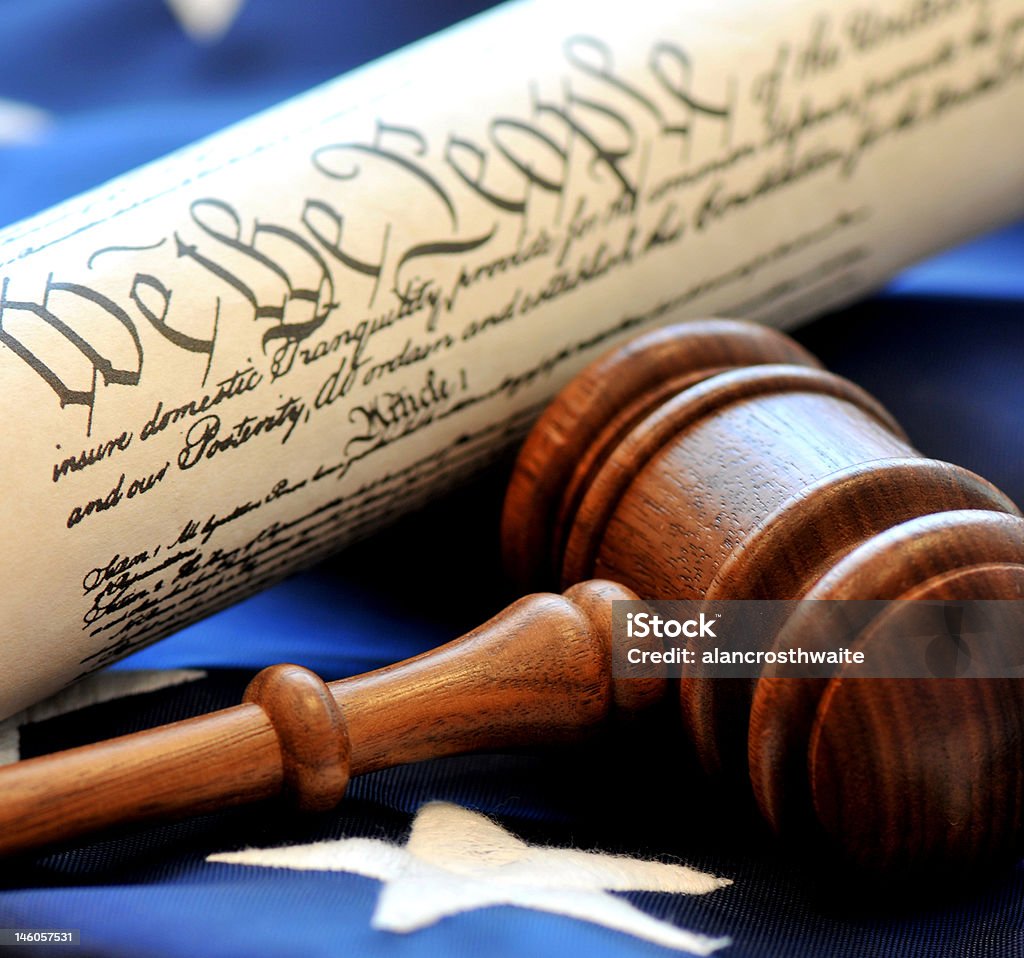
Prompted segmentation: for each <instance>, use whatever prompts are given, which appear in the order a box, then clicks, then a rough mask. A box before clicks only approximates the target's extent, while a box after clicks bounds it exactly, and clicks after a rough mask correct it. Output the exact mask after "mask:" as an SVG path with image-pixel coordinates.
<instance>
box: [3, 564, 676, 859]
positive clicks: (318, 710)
mask: <svg viewBox="0 0 1024 958" xmlns="http://www.w3.org/2000/svg"><path fill="white" fill-rule="evenodd" d="M613 599H635V596H634V595H633V594H632V593H631V592H629V591H628V590H626V589H623V588H622V587H621V586H617V585H614V584H613V583H607V582H599V581H595V582H589V583H583V584H581V585H578V586H574V587H573V588H572V589H570V590H568V591H567V592H566V593H565V595H564V596H557V595H551V594H537V595H532V596H527V597H526V598H524V599H520V600H519V601H517V602H515V603H513V604H512V605H511V606H509V607H508V608H507V609H506V610H505V611H504V612H502V613H500V614H499V615H498V616H496V617H495V618H493V619H491V620H490V621H489V622H487V623H485V624H484V625H482V626H480V627H479V628H477V629H475V630H473V631H472V632H470V633H468V634H467V635H465V636H463V637H462V638H460V639H456V640H455V641H453V642H450V643H448V644H447V645H445V646H442V647H441V648H439V649H437V650H435V651H432V652H428V653H424V654H423V655H420V656H417V657H415V658H412V659H408V660H407V661H405V662H402V663H399V664H398V665H393V666H389V667H387V668H384V669H379V670H378V671H375V672H369V673H367V674H365V675H361V676H357V677H355V678H351V679H343V680H341V681H338V682H332V683H330V684H325V683H324V682H323V681H322V680H321V679H320V678H319V677H318V676H316V675H314V674H313V673H312V672H309V671H308V670H306V669H303V668H300V667H299V666H296V665H276V666H272V667H271V668H269V669H265V670H264V671H263V672H261V673H260V674H259V675H257V676H256V678H255V679H253V681H252V683H251V684H250V685H249V687H248V689H247V690H246V693H245V699H244V702H243V704H242V705H238V706H235V707H234V708H229V709H224V710H223V711H220V712H213V713H210V714H208V715H204V716H200V717H198V718H192V719H187V720H185V721H182V722H176V723H174V724H172V725H165V726H162V727H160V728H156V729H152V730H149V731H144V732H138V733H135V734H133V735H126V736H123V737H121V738H117V739H111V740H109V741H106V742H101V743H98V744H95V745H87V746H83V747H81V748H76V749H71V750H69V751H66V752H59V753H56V754H54V755H48V756H44V757H41V758H34V759H28V760H25V761H22V762H19V763H17V764H16V765H12V766H10V767H8V768H5V769H0V854H2V855H10V854H13V853H17V852H22V851H26V850H28V849H31V848H36V847H40V846H43V845H48V844H51V843H54V842H58V841H66V840H69V839H72V838H76V837H78V836H81V835H85V834H88V833H91V832H94V831H97V830H100V829H104V828H107V827H109V826H112V825H115V824H120V823H127V822H140V821H148V820H155V819H166V818H175V817H181V816H183V815H186V814H200V813H203V812H208V811H212V810H213V809H216V808H222V807H225V806H230V805H240V804H244V803H247V802H254V801H258V800H260V799H266V798H271V797H274V796H277V795H281V794H284V795H286V796H288V797H290V798H291V799H292V801H293V802H294V803H295V804H297V805H298V806H299V808H302V809H305V810H311V811H317V810H326V809H329V808H332V807H334V806H335V805H336V804H337V803H338V802H339V801H340V800H341V798H342V796H343V795H344V792H345V788H346V786H347V785H348V781H349V778H350V777H351V776H352V775H358V774H361V773H363V772H369V771H373V770H375V769H380V768H384V767H386V766H390V765H397V764H403V763H406V762H414V761H419V760H421V759H425V758H432V757H437V756H442V755H452V754H457V753H461V752H467V751H473V750H477V749H486V748H494V747H499V746H500V747H506V746H518V745H528V744H533V743H538V742H545V743H547V742H557V741H569V740H572V739H575V738H578V737H580V736H581V735H583V734H585V733H586V732H587V730H589V729H590V728H592V727H593V726H595V725H596V724H598V723H600V722H601V721H602V720H603V719H604V718H605V717H606V716H607V715H608V713H609V710H610V709H611V708H612V706H613V704H614V703H615V702H616V701H618V702H619V704H620V706H624V707H627V708H633V707H637V706H639V705H641V704H643V703H644V702H646V701H648V700H651V699H655V698H657V697H658V696H659V695H660V693H661V690H662V688H663V686H662V684H660V683H658V682H657V681H654V682H653V683H648V684H647V685H635V684H631V686H630V688H629V689H628V690H620V691H619V692H616V689H615V687H614V683H613V681H612V676H611V646H610V643H611V637H610V625H611V601H612V600H613Z"/></svg>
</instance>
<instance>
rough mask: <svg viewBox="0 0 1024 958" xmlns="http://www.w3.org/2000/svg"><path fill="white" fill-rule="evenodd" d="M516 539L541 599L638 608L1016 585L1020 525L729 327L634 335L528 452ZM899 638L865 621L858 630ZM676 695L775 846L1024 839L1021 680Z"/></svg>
mask: <svg viewBox="0 0 1024 958" xmlns="http://www.w3.org/2000/svg"><path fill="white" fill-rule="evenodd" d="M502 536H503V544H504V551H505V558H506V564H507V567H508V569H509V571H510V573H511V574H512V575H513V576H514V577H515V578H516V579H517V580H518V581H519V583H520V584H521V585H522V586H524V587H528V588H537V587H546V588H550V587H552V586H559V587H562V588H564V587H565V586H567V585H569V584H571V583H573V582H578V581H581V580H583V579H587V578H593V577H599V578H604V579H611V580H615V581H619V582H621V583H623V584H624V585H626V586H627V587H629V588H631V589H633V590H634V591H635V592H636V593H637V594H639V595H640V596H641V597H643V598H644V599H705V600H724V599H791V600H822V599H828V600H904V599H906V600H933V601H935V602H941V601H948V600H967V599H971V600H973V599H979V600H980V599H985V600H1011V599H1021V598H1024V519H1022V518H1021V516H1020V513H1019V511H1018V509H1017V508H1016V506H1015V505H1014V504H1013V503H1012V502H1011V501H1010V500H1009V499H1008V498H1007V497H1006V496H1004V495H1003V494H1002V493H1001V492H999V490H997V489H995V488H994V487H993V486H992V485H990V484H989V483H987V482H986V481H985V480H983V479H981V478H979V477H978V476H976V475H974V474H972V473H970V472H968V471H967V470H965V469H962V468H960V467H958V466H954V465H950V464H948V463H942V462H938V461H935V460H931V459H927V458H925V457H923V456H921V454H920V453H918V452H917V451H916V450H914V449H913V447H912V446H911V445H910V444H909V442H908V440H907V438H906V437H905V436H904V434H903V432H902V430H901V429H900V427H899V426H898V425H897V424H896V423H895V422H894V421H893V419H892V417H891V416H890V415H889V414H888V413H887V412H886V411H885V410H884V409H883V408H882V407H881V406H880V405H879V404H878V403H877V402H876V401H875V400H873V399H872V398H871V397H870V396H868V395H867V394H866V393H865V392H864V391H862V390H861V389H859V388H858V387H856V386H855V385H853V384H852V383H850V382H848V381H847V380H844V379H842V378H840V377H838V376H834V375H832V374H830V373H827V372H825V371H824V370H822V369H821V368H820V366H819V364H818V363H817V362H816V360H815V359H814V358H813V357H812V356H810V355H809V354H808V353H807V352H805V351H804V350H803V349H802V348H801V347H800V346H798V345H797V344H796V343H794V342H793V341H792V340H790V339H788V338H787V337H786V336H784V335H782V334H780V333H777V332H774V331H771V330H768V329H765V328H763V327H759V326H754V325H750V324H746V323H739V322H733V321H727V320H707V321H700V322H691V323H686V324H683V325H680V326H675V327H671V328H666V329H663V330H660V331H657V332H655V333H651V334H648V335H646V336H643V337H641V338H640V339H638V340H635V341H634V342H632V343H631V344H629V345H627V346H625V347H623V348H621V349H619V350H616V351H614V352H612V353H611V354H609V355H607V356H605V357H604V358H602V359H600V360H598V361H597V362H595V363H594V364H593V365H591V366H590V367H588V368H587V369H586V370H584V371H583V372H582V373H581V374H580V375H579V376H578V377H577V378H576V379H575V380H574V381H573V382H572V383H570V384H569V386H567V387H566V388H565V389H564V390H563V391H562V393H561V394H560V395H559V396H558V397H557V398H556V399H555V401H554V402H553V404H552V405H551V406H550V407H549V409H548V410H547V412H546V413H545V414H544V416H543V417H542V418H541V420H540V421H539V422H538V423H537V425H536V426H535V428H534V429H533V431H532V432H531V434H530V436H529V437H528V439H527V441H526V443H525V445H524V447H523V449H522V451H521V453H520V456H519V459H518V462H517V464H516V468H515V472H514V475H513V478H512V481H511V484H510V487H509V491H508V495H507V498H506V503H505V513H504V519H503V532H502ZM1022 607H1024V603H1013V604H1012V606H1007V608H1010V609H1013V610H1017V609H1020V608H1022ZM1010 621H1011V626H1010V628H1011V629H1012V628H1013V622H1014V621H1016V622H1017V625H1019V626H1020V627H1021V629H1022V630H1024V622H1022V621H1021V619H1019V618H1018V619H1017V620H1013V619H1012V617H1011V619H1010ZM890 624H891V623H890ZM798 626H799V623H794V622H792V621H791V622H789V623H788V624H787V627H786V630H785V631H790V632H791V631H792V630H793V629H795V628H797V627H798ZM893 634H895V633H894V630H893V629H892V628H883V627H880V626H879V625H878V623H872V624H870V625H869V626H866V627H865V628H864V629H863V631H862V633H861V634H859V636H858V637H857V638H856V643H857V645H858V647H859V648H862V649H863V648H867V649H870V648H872V647H873V645H872V644H874V645H875V646H877V645H878V644H879V643H882V642H886V641H888V642H891V641H893V639H892V636H893ZM1018 634H1020V636H1021V641H1024V631H1021V632H1019V633H1018ZM1021 658H1022V659H1024V652H1022V654H1021ZM680 698H681V704H682V715H683V720H684V724H685V725H686V727H687V731H688V733H689V736H690V737H691V739H692V741H693V743H694V745H695V747H696V750H697V754H698V757H699V758H700V760H701V762H702V764H703V765H704V767H705V768H706V769H707V770H708V771H709V772H710V773H712V774H713V775H716V776H718V777H720V778H723V779H725V780H727V781H730V782H732V783H733V784H735V783H736V782H738V781H743V782H747V783H749V786H750V788H751V789H752V792H753V795H754V798H755V799H756V801H757V804H758V806H759V807H760V809H761V811H762V813H763V814H764V815H765V817H766V818H767V820H768V821H769V823H770V824H771V825H772V826H773V827H774V828H775V829H776V830H777V831H779V832H780V833H782V834H783V835H787V834H793V835H802V836H804V837H808V836H811V837H814V838H815V839H816V840H819V841H820V844H822V845H827V846H830V847H833V848H835V849H837V850H838V851H839V852H840V853H841V854H842V855H843V856H845V857H846V858H847V859H848V860H851V861H853V862H854V863H856V864H858V865H860V866H863V867H865V868H868V869H871V870H872V871H884V872H888V873H890V874H900V873H903V872H905V871H907V870H921V869H927V870H929V871H932V872H943V873H948V872H949V871H951V870H956V871H958V872H962V871H965V870H966V871H970V870H974V869H976V868H981V867H985V866H986V865H988V864H989V863H991V862H993V861H995V860H998V859H1000V858H1007V857H1008V856H1010V855H1013V854H1014V853H1015V852H1017V851H1018V850H1019V849H1020V847H1021V839H1022V836H1024V761H1022V760H1024V680H1021V679H1018V678H1016V677H1011V676H1009V675H1007V676H1002V677H989V678H982V679H979V678H972V679H961V678H951V679H938V678H863V677H858V676H857V675H856V674H855V673H853V672H851V670H849V669H847V668H846V667H845V666H841V667H840V668H839V669H838V670H837V671H836V672H835V673H834V674H833V675H831V676H830V677H828V678H815V679H797V678H783V677H773V676H771V675H768V674H761V675H760V676H759V677H758V678H756V679H754V680H750V681H744V680H736V679H707V678H700V677H697V676H694V677H688V678H683V679H682V681H681V684H680Z"/></svg>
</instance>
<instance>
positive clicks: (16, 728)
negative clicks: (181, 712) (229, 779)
mask: <svg viewBox="0 0 1024 958" xmlns="http://www.w3.org/2000/svg"><path fill="white" fill-rule="evenodd" d="M205 675H206V673H205V672H202V671H200V670H198V669H136V670H134V671H132V670H130V669H121V670H116V669H115V670H111V671H109V672H97V673H96V674H95V675H90V676H89V677H88V678H85V679H82V681H81V682H78V683H76V684H75V685H71V686H69V687H68V688H66V689H63V690H62V691H60V692H58V693H57V694H56V695H51V696H50V697H49V698H48V699H44V700H43V701H42V702H39V703H38V704H36V705H30V706H29V707H28V708H27V709H25V710H24V711H21V712H18V713H16V714H14V715H12V716H11V717H10V718H8V719H4V720H3V721H2V722H0V765H10V764H12V763H14V762H17V761H18V760H19V759H20V758H21V729H22V728H23V727H24V726H26V725H32V724H33V723H34V722H44V721H46V719H51V718H55V717H56V716H58V715H67V713H68V712H77V711H78V710H79V709H84V708H86V707H87V706H89V705H98V704H99V703H100V702H111V701H113V700H114V699H123V698H127V697H128V696H130V695H143V694H144V693H146V692H155V691H156V690H157V689H167V688H171V687H172V686H175V685H183V684H184V683H185V682H195V681H196V680H197V679H201V678H203V677H204V676H205Z"/></svg>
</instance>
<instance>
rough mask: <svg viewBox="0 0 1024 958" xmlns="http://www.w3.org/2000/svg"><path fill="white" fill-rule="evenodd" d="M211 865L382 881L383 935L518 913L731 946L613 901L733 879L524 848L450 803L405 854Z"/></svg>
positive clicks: (424, 816) (281, 852)
mask: <svg viewBox="0 0 1024 958" xmlns="http://www.w3.org/2000/svg"><path fill="white" fill-rule="evenodd" d="M207 861H210V862H226V863H229V864H236V865H255V866H261V867H264V868H286V869H292V870H294V871H341V872H350V873H353V874H357V875H363V876H365V877H367V878H376V879H378V880H379V881H381V882H383V883H384V887H383V888H382V889H381V893H380V897H379V898H378V899H377V907H376V909H375V911H374V913H373V918H372V921H371V924H372V925H373V927H374V928H378V929H383V930H386V931H396V932H409V931H415V930H416V929H418V928H424V927H426V926H427V925H432V924H434V923H435V922H437V921H439V920H440V919H441V918H444V917H446V916H449V915H456V914H459V913H460V912H464V911H471V910H473V909H476V908H485V907H487V906H489V905H515V906H518V907H520V908H533V909H536V910H538V911H547V912H553V913H554V914H557V915H567V916H569V917H572V918H577V919H580V920H581V921H589V922H593V923H595V924H598V925H604V926H605V927H607V928H613V929H615V930H617V931H621V932H625V933H626V934H629V935H634V936H636V937H638V938H643V939H645V940H647V941H651V942H654V943H656V944H659V945H663V946H665V947H667V948H675V949H679V950H681V951H689V952H692V953H693V954H697V955H708V954H711V953H712V952H713V951H715V950H717V949H719V948H721V947H723V946H724V945H727V944H728V943H729V939H728V938H710V937H708V936H706V935H699V934H696V933H695V932H691V931H687V930H685V929H682V928H677V927H676V926H675V925H672V924H670V923H668V922H665V921H659V920H658V919H656V918H652V917H651V916H650V915H647V914H645V913H644V912H642V911H640V910H639V909H637V908H634V907H633V906H632V905H630V904H629V903H628V902H627V901H625V900H623V899H621V898H616V897H615V896H614V895H609V894H608V892H609V891H657V892H673V893H676V894H685V895H701V894H706V893H707V892H711V891H715V890H716V889H718V888H722V887H723V886H725V885H729V884H731V882H730V881H729V880H728V879H724V878H716V877H715V876H714V875H708V874H705V873H704V872H700V871H697V870H695V869H693V868H688V867H686V866H684V865H669V864H664V863H662V862H652V861H643V860H640V859H635V858H628V857H626V856H619V855H605V854H601V853H598V852H584V851H579V850H576V849H572V848H543V847H539V846H531V845H527V844H526V843H525V842H523V841H520V839H518V838H516V837H515V836H514V835H511V834H510V833H509V832H507V831H505V829H503V828H501V827H500V826H499V825H496V824H495V823H494V822H492V821H490V819H488V818H485V817H484V816H483V815H481V814H479V813H477V812H472V811H469V810H468V809H465V808H460V807H459V806H458V805H451V804H448V803H446V802H431V803H429V804H427V805H424V806H423V807H422V808H421V809H420V810H419V812H418V813H417V815H416V818H415V819H414V821H413V826H412V832H411V834H410V835H409V840H408V843H407V844H406V845H404V846H401V845H393V844H391V843H389V842H383V841H378V840H377V839H372V838H343V839H339V840H336V841H327V842H316V843H313V844H310V845H293V846H288V847H284V848H250V849H246V850H244V851H238V852H222V853H220V854H217V855H211V856H209V858H208V859H207Z"/></svg>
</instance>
